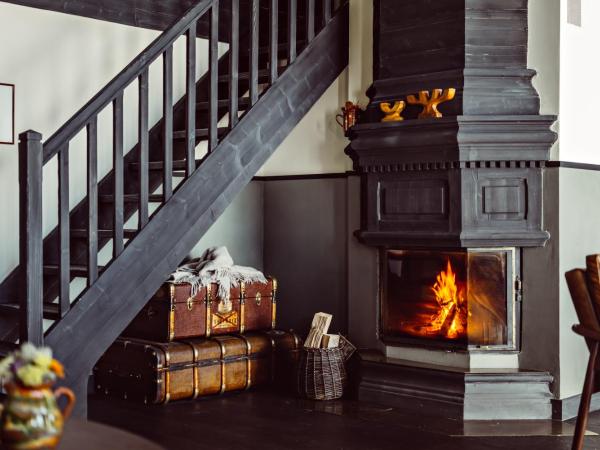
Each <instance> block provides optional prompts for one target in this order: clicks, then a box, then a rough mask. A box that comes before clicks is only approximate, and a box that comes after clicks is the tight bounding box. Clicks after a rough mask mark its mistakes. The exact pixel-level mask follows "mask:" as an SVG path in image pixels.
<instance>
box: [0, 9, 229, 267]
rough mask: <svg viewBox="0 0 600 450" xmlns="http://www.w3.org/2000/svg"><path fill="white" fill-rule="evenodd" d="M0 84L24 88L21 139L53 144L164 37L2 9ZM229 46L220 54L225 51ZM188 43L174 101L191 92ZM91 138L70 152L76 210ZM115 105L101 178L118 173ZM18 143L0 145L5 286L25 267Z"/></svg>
mask: <svg viewBox="0 0 600 450" xmlns="http://www.w3.org/2000/svg"><path fill="white" fill-rule="evenodd" d="M0 17H1V18H2V26H1V27H0V42H2V43H3V45H2V46H1V47H0V61H2V63H1V64H0V81H2V82H6V83H13V84H15V85H16V112H15V123H16V127H15V128H16V131H17V133H19V132H22V131H24V130H26V129H34V130H36V131H38V132H40V133H42V134H43V137H44V140H46V139H48V138H49V137H50V136H51V135H52V133H54V132H55V131H56V130H57V129H58V127H60V126H61V125H62V124H63V123H65V122H66V121H67V120H68V119H69V118H70V117H71V116H72V115H73V114H74V113H75V112H76V111H78V110H79V109H80V108H81V107H82V106H83V105H84V104H85V103H86V102H87V101H88V100H89V99H91V98H92V96H93V95H95V94H96V93H97V92H98V91H99V90H100V89H101V88H102V87H103V86H104V85H106V84H107V83H108V82H109V81H110V80H111V79H112V78H113V77H114V76H115V75H117V74H118V73H119V72H120V71H121V70H122V69H123V68H124V67H125V66H126V65H127V64H128V63H129V62H130V61H131V60H132V59H133V58H135V57H136V55H138V54H139V53H140V52H141V51H142V50H143V49H144V48H145V47H146V46H147V45H148V44H150V43H151V42H152V40H153V39H155V38H156V37H157V36H158V35H159V32H158V31H154V30H145V29H141V28H134V27H129V26H124V25H119V24H113V23H109V22H104V21H98V20H94V19H88V18H82V17H77V16H72V15H66V14H60V13H55V12H49V11H43V10H39V9H35V8H27V7H22V6H16V5H10V4H6V3H0ZM197 48H198V50H197V61H198V64H197V77H199V76H200V75H201V74H203V73H205V72H206V70H207V60H208V58H207V55H208V46H207V43H206V40H203V39H198V45H197ZM225 50H226V46H221V47H220V52H221V53H222V52H223V51H225ZM184 61H185V39H184V38H180V39H178V40H177V42H176V43H175V44H174V86H173V89H174V98H175V101H176V100H177V99H179V98H180V97H181V96H182V95H183V94H184V92H185V64H184ZM137 89H138V87H137V82H134V83H132V85H130V86H129V87H128V88H127V89H126V90H125V93H124V103H125V105H124V125H125V149H126V151H128V150H129V149H131V147H132V146H133V145H134V144H135V143H136V142H137V138H138V137H137V120H138V117H137V97H138V94H137ZM149 112H150V124H151V125H153V124H155V123H156V122H157V121H158V120H159V119H160V117H161V116H162V61H161V59H160V58H159V59H158V60H157V61H156V62H155V63H154V64H153V65H152V66H151V68H150V111H149ZM85 138H86V133H85V131H82V132H80V133H79V134H78V135H77V136H76V138H75V139H73V141H72V142H71V145H70V152H69V155H70V167H71V170H70V191H71V192H70V204H71V207H72V206H74V205H76V204H77V203H78V202H79V201H80V200H81V199H82V198H83V196H84V195H85V186H86V172H85V167H86V158H85V140H86V139H85ZM111 142H112V106H107V107H106V108H105V109H104V110H103V111H102V112H101V114H100V115H99V117H98V157H99V161H98V164H99V176H100V177H102V176H103V175H105V174H106V173H107V172H108V171H109V170H110V169H111V168H112V143H111ZM17 161H18V159H17V144H15V145H0V190H2V192H3V194H4V195H3V196H4V200H3V211H4V214H3V215H2V216H0V233H1V234H2V236H5V238H4V239H2V240H0V279H2V278H3V277H4V276H5V275H7V274H8V272H10V270H12V269H13V268H14V267H15V266H16V265H17V264H18V245H17V239H18V204H19V201H18V178H17V167H18V166H17ZM56 169H57V166H56V158H54V160H53V161H50V162H49V163H48V164H47V165H46V166H45V167H44V198H43V201H44V216H43V219H44V232H45V233H47V232H48V231H49V230H51V229H52V228H53V227H54V226H55V225H56V223H57V195H56V192H57V179H56Z"/></svg>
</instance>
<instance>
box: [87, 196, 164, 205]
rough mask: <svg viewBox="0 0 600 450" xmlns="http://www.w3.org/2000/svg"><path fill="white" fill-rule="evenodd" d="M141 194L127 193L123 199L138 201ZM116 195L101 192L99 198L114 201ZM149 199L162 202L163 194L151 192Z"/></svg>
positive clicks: (109, 201)
mask: <svg viewBox="0 0 600 450" xmlns="http://www.w3.org/2000/svg"><path fill="white" fill-rule="evenodd" d="M139 198H140V196H139V194H125V195H123V201H124V202H125V203H137V202H138V201H139ZM114 199H115V196H114V195H113V194H100V195H98V200H99V201H100V202H101V203H114V201H115V200H114ZM148 201H149V202H150V203H162V201H163V196H162V194H150V195H149V196H148Z"/></svg>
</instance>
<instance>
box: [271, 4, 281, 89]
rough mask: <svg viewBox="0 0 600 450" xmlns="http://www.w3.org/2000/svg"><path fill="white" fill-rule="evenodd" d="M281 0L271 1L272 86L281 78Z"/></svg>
mask: <svg viewBox="0 0 600 450" xmlns="http://www.w3.org/2000/svg"><path fill="white" fill-rule="evenodd" d="M278 4H279V0H271V8H270V12H271V14H270V21H269V47H270V49H269V54H270V61H269V82H270V83H271V84H273V83H275V82H276V81H277V78H278V77H279V72H278V66H279V62H278V61H279V36H278V29H279V23H278V19H279V8H278Z"/></svg>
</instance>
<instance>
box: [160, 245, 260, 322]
mask: <svg viewBox="0 0 600 450" xmlns="http://www.w3.org/2000/svg"><path fill="white" fill-rule="evenodd" d="M170 281H171V282H172V283H174V284H183V283H189V284H191V285H192V297H193V296H194V295H196V294H197V293H198V290H199V289H200V288H201V287H204V286H208V285H209V284H210V283H217V284H218V286H219V292H218V295H219V298H220V299H221V301H222V302H223V304H222V305H221V306H222V307H223V309H225V310H227V311H228V310H230V309H231V299H230V291H231V288H232V287H236V286H239V285H240V283H242V282H243V283H263V284H266V283H267V279H266V278H265V276H264V275H263V273H262V272H260V271H259V270H256V269H253V268H252V267H244V266H236V265H234V264H233V259H232V258H231V255H229V252H228V251H227V247H212V248H209V249H208V250H206V251H205V252H204V254H203V255H202V256H201V257H200V258H195V259H192V260H191V261H189V262H188V263H187V264H184V265H183V266H181V267H179V268H178V269H177V270H176V271H175V272H173V273H172V274H171V278H170Z"/></svg>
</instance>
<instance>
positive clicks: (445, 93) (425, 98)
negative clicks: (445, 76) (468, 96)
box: [406, 88, 456, 119]
mask: <svg viewBox="0 0 600 450" xmlns="http://www.w3.org/2000/svg"><path fill="white" fill-rule="evenodd" d="M455 95H456V89H454V88H448V89H443V90H442V89H434V90H433V91H432V92H431V95H430V94H429V91H421V92H419V98H417V97H415V96H414V95H409V96H408V97H406V100H407V101H408V103H409V104H410V105H423V111H422V112H421V113H420V114H419V119H427V118H436V119H440V118H441V117H443V116H442V113H441V112H439V111H438V106H439V105H440V104H442V103H445V102H448V101H450V100H452V99H454V97H455Z"/></svg>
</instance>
